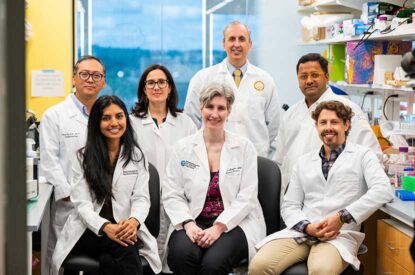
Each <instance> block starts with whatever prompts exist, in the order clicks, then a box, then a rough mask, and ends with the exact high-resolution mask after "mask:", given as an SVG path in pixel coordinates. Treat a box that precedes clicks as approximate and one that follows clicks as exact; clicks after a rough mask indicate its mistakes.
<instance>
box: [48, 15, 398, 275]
mask: <svg viewBox="0 0 415 275" xmlns="http://www.w3.org/2000/svg"><path fill="white" fill-rule="evenodd" d="M223 35H224V36H223V48H224V50H225V51H226V53H227V57H226V58H225V60H223V61H222V62H221V63H220V64H217V65H214V66H212V67H210V68H206V69H203V70H201V71H199V72H198V73H197V74H196V75H195V76H194V77H193V78H192V80H191V82H190V84H189V89H188V94H187V98H186V102H185V108H184V113H183V112H182V110H180V109H179V108H178V107H177V103H178V93H177V89H176V86H175V83H174V79H173V77H172V75H171V73H170V72H169V70H168V69H167V68H166V67H164V66H162V65H157V64H155V65H151V66H149V67H148V68H147V69H146V70H145V71H144V72H143V74H142V76H141V78H140V80H139V83H138V90H137V97H138V101H137V102H136V104H135V106H134V108H133V110H132V114H130V115H129V114H128V111H127V110H126V107H125V105H124V103H123V102H122V101H121V100H120V99H119V98H118V97H116V96H101V97H99V98H98V94H99V92H100V91H101V90H102V88H103V87H104V86H105V84H106V80H105V65H104V64H103V62H102V61H101V60H99V59H98V58H97V57H94V56H86V57H83V58H81V59H79V60H78V61H77V63H76V64H75V66H74V72H73V85H74V87H75V93H73V94H71V95H69V96H68V98H67V99H66V100H65V101H64V102H62V103H59V104H57V105H55V106H52V107H51V108H49V109H48V110H47V111H46V112H45V114H44V116H43V118H42V120H41V127H40V129H41V131H40V146H41V147H40V152H41V172H42V174H43V175H44V176H45V177H46V178H47V180H48V181H49V182H50V183H51V184H53V185H54V187H55V188H54V200H53V204H52V206H53V207H52V225H53V232H52V234H51V235H52V236H51V238H50V240H49V246H48V260H49V263H50V271H51V273H52V274H57V273H58V272H59V269H60V267H61V266H62V263H63V262H64V260H65V259H66V258H67V256H68V255H70V254H71V253H79V252H82V253H86V254H88V255H90V256H91V257H94V258H96V259H98V260H99V261H100V272H99V273H100V274H142V268H141V262H140V258H139V255H141V256H143V257H145V258H146V260H147V261H148V262H149V264H150V267H151V268H152V269H153V271H154V273H156V274H157V273H159V272H161V271H163V272H166V273H169V272H173V273H174V274H229V272H231V271H232V269H233V268H234V267H235V266H237V265H238V264H239V263H240V262H242V261H243V260H244V259H247V260H248V262H250V261H251V260H252V263H253V264H252V267H251V265H250V273H251V274H279V273H280V272H281V271H283V270H284V269H285V268H286V267H288V266H289V265H290V264H292V263H294V262H295V261H294V262H289V264H288V265H287V264H286V265H285V266H281V265H279V264H278V262H280V259H276V258H272V257H270V253H271V254H274V252H275V249H278V247H280V246H281V244H280V243H278V242H276V241H279V239H281V236H283V238H285V239H286V238H294V239H295V238H297V237H303V238H307V237H310V236H312V237H314V238H315V239H314V240H315V243H313V244H311V245H310V246H309V247H311V246H312V245H315V244H316V243H324V244H326V243H328V244H329V246H330V248H331V249H333V247H334V249H335V250H338V251H339V252H338V258H337V259H336V260H339V259H340V260H339V261H337V262H340V267H337V266H338V265H337V266H336V268H337V269H336V270H337V271H340V272H341V271H342V270H343V269H344V268H345V267H346V266H347V265H348V264H351V265H352V266H353V267H355V268H358V267H359V262H358V260H357V258H356V253H357V249H358V246H359V245H360V243H361V241H362V240H363V235H362V233H360V232H359V228H360V224H361V222H362V221H364V219H366V218H367V217H368V216H369V215H370V214H371V213H373V212H374V211H375V210H376V209H377V208H378V207H379V206H380V205H381V204H383V203H385V202H387V201H388V200H390V199H391V197H390V196H389V193H388V192H389V189H388V187H389V185H388V182H387V178H386V179H385V177H383V175H384V174H382V173H383V171H382V168H381V166H380V164H379V160H378V159H377V158H376V157H375V153H379V152H380V149H379V147H378V144H377V141H376V138H375V136H374V134H373V133H372V132H371V130H370V126H369V124H368V122H367V120H366V118H365V117H364V115H363V113H362V111H361V110H360V109H359V107H358V106H357V105H355V104H353V103H352V102H351V101H349V100H348V99H345V98H343V97H340V96H337V95H334V93H333V92H332V91H331V90H330V88H328V69H327V61H326V60H325V59H324V58H323V57H321V56H320V55H318V54H308V55H305V56H303V57H302V58H301V59H300V60H299V62H298V65H297V75H298V80H299V87H300V90H301V91H302V92H303V94H304V96H305V98H304V100H302V101H301V102H299V103H297V104H296V105H294V106H293V107H291V108H290V109H289V110H288V112H287V113H285V114H284V119H281V105H280V102H279V99H278V94H277V91H276V87H275V84H274V82H273V80H272V78H271V77H270V75H269V74H267V73H266V72H264V71H263V70H261V69H260V68H258V67H256V66H254V65H252V64H251V63H249V61H248V59H247V56H248V53H249V50H250V48H251V46H252V41H251V38H250V31H249V29H248V27H247V26H246V25H244V24H243V23H240V22H232V23H230V24H229V25H227V26H226V28H225V29H224V32H223ZM333 100H334V101H335V102H339V104H340V107H339V106H337V105H339V104H337V103H336V104H337V105H336V104H335V105H336V107H330V106H329V107H326V108H323V109H321V110H320V111H319V112H318V114H317V115H314V113H315V112H317V110H318V108H319V107H317V106H320V105H319V104H320V103H321V102H326V101H333ZM343 103H344V104H343ZM344 105H346V107H344ZM347 106H350V107H351V108H349V107H347ZM316 108H317V109H316ZM339 108H340V109H341V108H346V113H347V112H349V113H350V116H349V117H346V119H343V118H341V119H339V117H338V116H339V114H338V112H337V111H338V109H339ZM349 109H350V110H349ZM327 110H329V113H330V112H331V113H330V115H333V113H334V114H335V116H337V120H336V121H337V124H336V126H338V125H343V126H344V128H341V129H337V131H335V130H333V132H332V134H331V137H330V142H332V139H334V140H335V141H336V142H334V144H335V145H336V146H343V147H344V148H343V147H342V148H343V150H342V151H341V152H340V153H341V154H342V156H343V155H346V153H350V154H349V155H350V156H348V158H347V159H346V157H344V158H342V157H339V160H338V161H337V162H334V160H332V163H331V165H333V162H334V164H335V165H333V170H331V172H330V173H328V172H327V173H328V178H327V177H326V179H325V180H324V178H323V179H322V178H321V177H323V175H322V173H321V172H322V168H321V159H320V161H319V162H315V163H314V162H313V161H315V154H312V153H310V154H309V155H310V156H309V157H308V158H305V157H304V158H303V157H302V156H303V155H304V154H306V153H308V152H314V150H320V149H321V150H323V149H324V148H326V147H327V146H326V141H325V140H324V138H323V137H322V135H321V133H320V131H319V130H318V129H317V130H318V131H317V130H316V125H319V124H318V121H319V117H320V115H321V114H325V113H326V111H327ZM342 110H343V109H342ZM352 111H353V113H354V116H351V113H352ZM313 112H314V113H313ZM312 113H313V116H312ZM315 116H316V117H315ZM326 120H328V121H330V123H328V124H329V125H330V126H332V124H331V123H332V122H333V121H332V120H333V119H332V120H330V119H326ZM334 120H335V119H334ZM326 127H328V126H326ZM317 128H318V127H317ZM198 129H199V130H198ZM322 129H323V128H322ZM335 129H336V128H335ZM324 130H325V131H326V130H327V129H326V128H325V129H324ZM342 130H344V131H343V132H344V133H343V134H344V139H340V141H339V140H338V139H337V137H338V136H342V135H341V131H342ZM349 130H350V133H349ZM345 132H347V143H346V134H345ZM274 139H276V141H277V143H276V144H277V148H276V149H277V151H276V152H277V155H276V162H277V164H278V165H279V167H280V168H281V170H282V192H281V197H283V196H284V194H285V197H284V200H282V201H284V202H283V204H282V214H283V218H284V221H285V223H286V224H287V226H288V228H287V229H286V230H285V231H282V233H281V232H278V233H275V234H273V235H270V236H268V237H267V238H266V229H265V221H264V217H263V214H262V209H261V206H260V204H259V202H258V199H257V193H258V177H257V156H265V157H268V155H269V151H270V144H271V143H272V142H273V141H274ZM330 142H329V143H330ZM355 143H358V144H362V145H363V146H368V147H370V149H368V148H367V147H362V146H360V145H355ZM327 148H329V150H330V148H332V147H330V146H328V147H327ZM323 152H324V150H323ZM340 153H339V154H340ZM317 155H318V153H317ZM307 156H308V155H307ZM328 156H329V158H328V159H329V160H330V154H328ZM300 159H301V161H300ZM297 161H298V162H299V163H300V164H296V163H297ZM149 162H150V163H152V164H153V165H154V166H155V167H156V169H157V171H158V173H159V176H160V182H161V190H160V192H161V195H162V200H161V202H160V204H161V211H160V234H159V236H158V237H157V240H156V239H155V238H154V237H153V236H152V235H151V234H150V233H149V232H148V230H147V229H146V226H145V224H144V221H145V219H146V216H147V214H148V210H149V206H150V203H149V192H148V179H149V174H148V163H149ZM323 162H324V160H323ZM318 163H320V167H319V165H318ZM339 163H341V164H339ZM343 163H345V164H348V166H347V165H346V166H347V169H350V170H351V171H352V172H355V175H356V177H355V178H353V179H351V178H352V177H348V178H349V179H350V182H351V183H352V184H353V186H349V184H348V183H349V182H347V183H343V184H340V183H341V181H340V182H339V180H338V177H337V176H336V177H334V176H332V174H333V173H336V174H337V173H339V177H340V178H343V177H342V176H341V175H342V172H343V175H344V172H349V170H347V169H346V168H344V166H345V165H343ZM310 165H312V166H310ZM359 165H360V166H359ZM358 166H359V167H358ZM330 167H331V166H330ZM359 168H360V169H359ZM328 169H329V170H330V168H328ZM343 169H345V170H343ZM299 170H300V171H299ZM318 171H320V172H318ZM333 171H335V172H333ZM375 174H376V175H377V174H379V175H380V176H376V175H375ZM298 175H301V176H304V177H306V178H304V179H303V178H301V177H300V179H297V176H298ZM307 177H308V178H307ZM290 178H291V180H290ZM372 178H373V179H375V180H373V181H372ZM327 183H328V184H332V185H334V186H335V187H332V189H330V188H329V189H327V188H326V184H327ZM276 184H277V183H276ZM303 184H309V185H310V186H304V185H303ZM313 188H314V189H313ZM342 188H345V190H344V192H346V193H347V194H349V193H348V190H349V188H354V189H353V190H352V191H353V192H350V195H348V196H346V197H347V198H348V199H347V200H346V199H343V200H342V199H341V198H338V199H335V197H336V194H342V192H341V189H342ZM316 190H321V194H320V195H319V196H315V197H309V194H308V193H306V192H311V193H312V194H314V193H316ZM325 190H328V192H325ZM367 190H369V191H367ZM366 191H367V192H366ZM317 192H320V191H317ZM344 192H343V193H344ZM369 192H370V193H369ZM365 196H366V197H365ZM332 197H333V198H332ZM330 200H332V201H336V202H337V203H332V202H331V201H330ZM309 201H310V202H311V204H310V205H309V204H307V203H308V202H309ZM316 201H318V202H319V203H318V204H314V202H316ZM306 202H307V203H306ZM326 204H327V205H326ZM303 205H304V206H305V205H307V208H306V209H305V208H303ZM339 211H340V212H339ZM338 213H340V214H342V215H344V216H347V217H349V218H350V216H351V217H352V218H351V219H346V220H345V223H346V224H345V225H344V226H343V227H342V226H340V227H339V226H338V224H339V223H338V224H337V226H336V227H335V229H333V228H332V227H333V226H332V224H333V223H335V222H338V221H339V220H341V218H342V217H343V216H341V215H340V214H338ZM276 215H278V213H276ZM324 219H327V221H328V222H326V223H323V222H321V223H319V224H318V225H316V226H315V228H316V230H317V229H319V230H328V229H327V228H329V229H331V231H330V234H331V235H330V238H328V237H327V236H326V235H324V234H325V233H327V232H324V231H322V232H323V233H321V232H320V233H319V234H317V233H316V232H314V231H313V233H310V234H309V233H308V230H307V228H308V229H310V228H313V229H314V225H315V223H317V222H320V220H324ZM297 223H301V224H302V225H303V226H302V227H301V231H300V232H298V230H297V231H296V230H295V229H293V227H295V226H297ZM329 225H330V226H329ZM284 232H286V233H284ZM293 232H294V233H293ZM333 232H334V233H333ZM275 242H276V243H275ZM306 243H307V245H308V244H309V243H310V242H309V240H307V241H306ZM345 243H346V245H345ZM299 246H300V245H299ZM345 246H347V247H346V248H345ZM293 247H294V246H293ZM301 247H303V246H301ZM258 249H259V253H258V254H257V256H255V254H256V253H257V252H258ZM261 250H262V251H266V253H264V252H261ZM293 250H295V249H293ZM323 250H324V248H323ZM330 251H331V250H330ZM324 253H327V251H324ZM329 253H330V252H329ZM278 255H280V254H278ZM322 255H323V254H322ZM254 256H255V257H254ZM307 256H308V254H307V253H305V254H304V255H302V256H301V257H297V258H298V259H297V261H299V260H305V259H307ZM284 257H285V258H287V257H288V258H289V256H288V254H287V255H283V256H281V258H284ZM310 258H311V257H310ZM314 258H315V257H314ZM314 258H313V259H314ZM335 262H336V261H335ZM337 262H336V263H337ZM315 266H316V269H317V270H318V269H319V268H320V265H319V264H316V265H315ZM65 274H71V271H70V270H65Z"/></svg>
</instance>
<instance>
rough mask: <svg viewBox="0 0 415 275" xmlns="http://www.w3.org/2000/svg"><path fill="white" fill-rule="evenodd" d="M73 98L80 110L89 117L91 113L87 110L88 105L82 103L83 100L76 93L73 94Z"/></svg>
mask: <svg viewBox="0 0 415 275" xmlns="http://www.w3.org/2000/svg"><path fill="white" fill-rule="evenodd" d="M71 98H72V100H73V103H75V106H76V108H78V109H79V111H80V112H81V113H82V114H83V115H84V116H85V117H86V118H89V114H88V112H87V111H86V106H85V105H84V104H82V102H81V101H79V99H78V98H77V97H76V96H75V93H73V94H71Z"/></svg>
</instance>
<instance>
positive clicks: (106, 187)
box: [78, 95, 144, 203]
mask: <svg viewBox="0 0 415 275" xmlns="http://www.w3.org/2000/svg"><path fill="white" fill-rule="evenodd" d="M111 104H115V105H118V106H119V107H120V108H121V109H122V110H123V112H124V115H125V117H126V129H125V133H124V134H123V136H122V137H121V141H120V144H121V145H123V150H122V152H120V154H121V155H120V156H119V157H120V158H122V159H123V160H124V161H125V162H124V165H123V167H125V166H127V164H128V163H129V162H130V161H133V162H140V161H141V160H143V165H144V154H143V151H142V150H141V148H140V146H139V145H138V143H137V141H136V139H135V136H134V135H135V134H134V130H133V128H132V126H131V122H130V119H129V117H128V111H127V107H125V104H124V102H122V100H121V99H120V98H118V97H117V96H108V95H104V96H101V97H99V98H98V99H97V100H96V101H95V104H94V105H93V106H92V109H91V113H90V114H89V120H88V136H87V140H86V145H85V147H84V148H82V149H80V150H79V151H78V159H82V168H83V170H84V177H85V180H86V182H87V183H88V186H89V190H90V192H91V194H92V195H93V198H94V199H96V201H97V202H98V203H102V202H103V201H104V199H105V198H107V197H113V194H112V175H111V172H112V163H110V159H109V154H108V147H107V140H106V137H105V136H104V135H103V134H102V132H101V119H102V114H103V112H104V109H105V108H107V107H108V106H110V105H111ZM135 147H137V148H138V149H139V151H140V156H137V154H136V151H135V150H134V149H135ZM81 157H82V158H81Z"/></svg>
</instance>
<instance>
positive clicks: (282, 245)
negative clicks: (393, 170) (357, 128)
mask: <svg viewBox="0 0 415 275" xmlns="http://www.w3.org/2000/svg"><path fill="white" fill-rule="evenodd" d="M352 115H353V113H352V110H351V108H350V107H348V106H346V105H345V104H343V103H341V102H340V101H326V102H322V103H320V104H319V105H318V106H317V108H316V110H315V111H314V112H313V113H312V117H313V119H314V120H315V126H316V129H317V132H318V136H319V137H320V139H321V141H322V142H323V146H321V147H320V148H319V149H316V150H313V151H312V152H309V153H307V154H305V155H303V156H302V157H300V159H299V160H298V162H297V163H296V164H295V166H294V169H293V172H292V174H291V179H290V185H289V187H288V191H287V193H286V195H285V196H284V201H283V204H282V208H281V214H282V217H283V219H284V221H285V223H286V225H287V228H286V229H284V230H282V231H279V232H276V233H274V234H271V235H269V236H268V237H267V238H265V239H264V240H263V241H261V242H260V243H259V244H257V246H256V247H257V248H258V249H259V252H258V253H257V255H256V256H255V257H254V259H253V260H252V262H251V264H250V267H249V268H250V272H249V274H252V275H259V274H280V273H282V272H283V271H284V270H285V269H286V268H288V267H289V266H291V265H293V264H295V263H297V262H300V261H304V260H306V259H308V260H307V266H308V272H309V274H340V273H341V272H342V271H343V270H345V268H346V267H347V266H348V265H349V264H350V265H351V266H352V267H353V268H354V269H356V270H357V269H359V265H360V262H359V260H358V259H357V251H358V248H359V246H360V245H361V243H362V242H363V239H364V236H365V235H364V233H361V232H360V225H361V223H362V222H363V221H365V220H366V219H367V218H368V217H369V216H370V215H371V214H372V213H373V212H375V211H376V210H377V209H378V208H380V207H381V206H382V204H384V203H387V202H389V201H390V200H392V198H393V195H392V194H393V193H392V189H391V185H390V182H389V179H388V177H387V175H386V174H385V172H384V170H383V168H382V165H381V163H380V161H379V159H378V158H377V157H376V155H375V153H374V152H373V151H372V150H370V149H369V148H367V147H364V146H361V145H358V144H354V143H352V142H350V141H349V139H348V138H347V142H346V136H347V134H348V133H349V130H350V127H351V126H350V125H351V124H350V122H351V117H352ZM352 129H353V126H352ZM373 233H374V232H368V234H373Z"/></svg>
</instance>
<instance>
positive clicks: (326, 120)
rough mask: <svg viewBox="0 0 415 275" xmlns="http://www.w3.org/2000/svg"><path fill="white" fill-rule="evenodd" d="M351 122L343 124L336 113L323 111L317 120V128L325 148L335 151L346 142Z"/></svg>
mask: <svg viewBox="0 0 415 275" xmlns="http://www.w3.org/2000/svg"><path fill="white" fill-rule="evenodd" d="M349 127H350V122H349V121H348V120H347V121H346V122H343V120H342V119H341V118H339V117H338V116H337V114H336V112H335V111H331V110H326V109H323V110H322V111H321V113H320V115H319V117H318V119H317V122H316V128H317V132H318V134H319V136H320V139H321V140H322V141H323V144H324V146H325V148H327V149H328V148H330V149H334V148H337V147H338V146H339V145H341V144H343V143H344V142H345V141H346V132H347V130H348V129H349Z"/></svg>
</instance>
